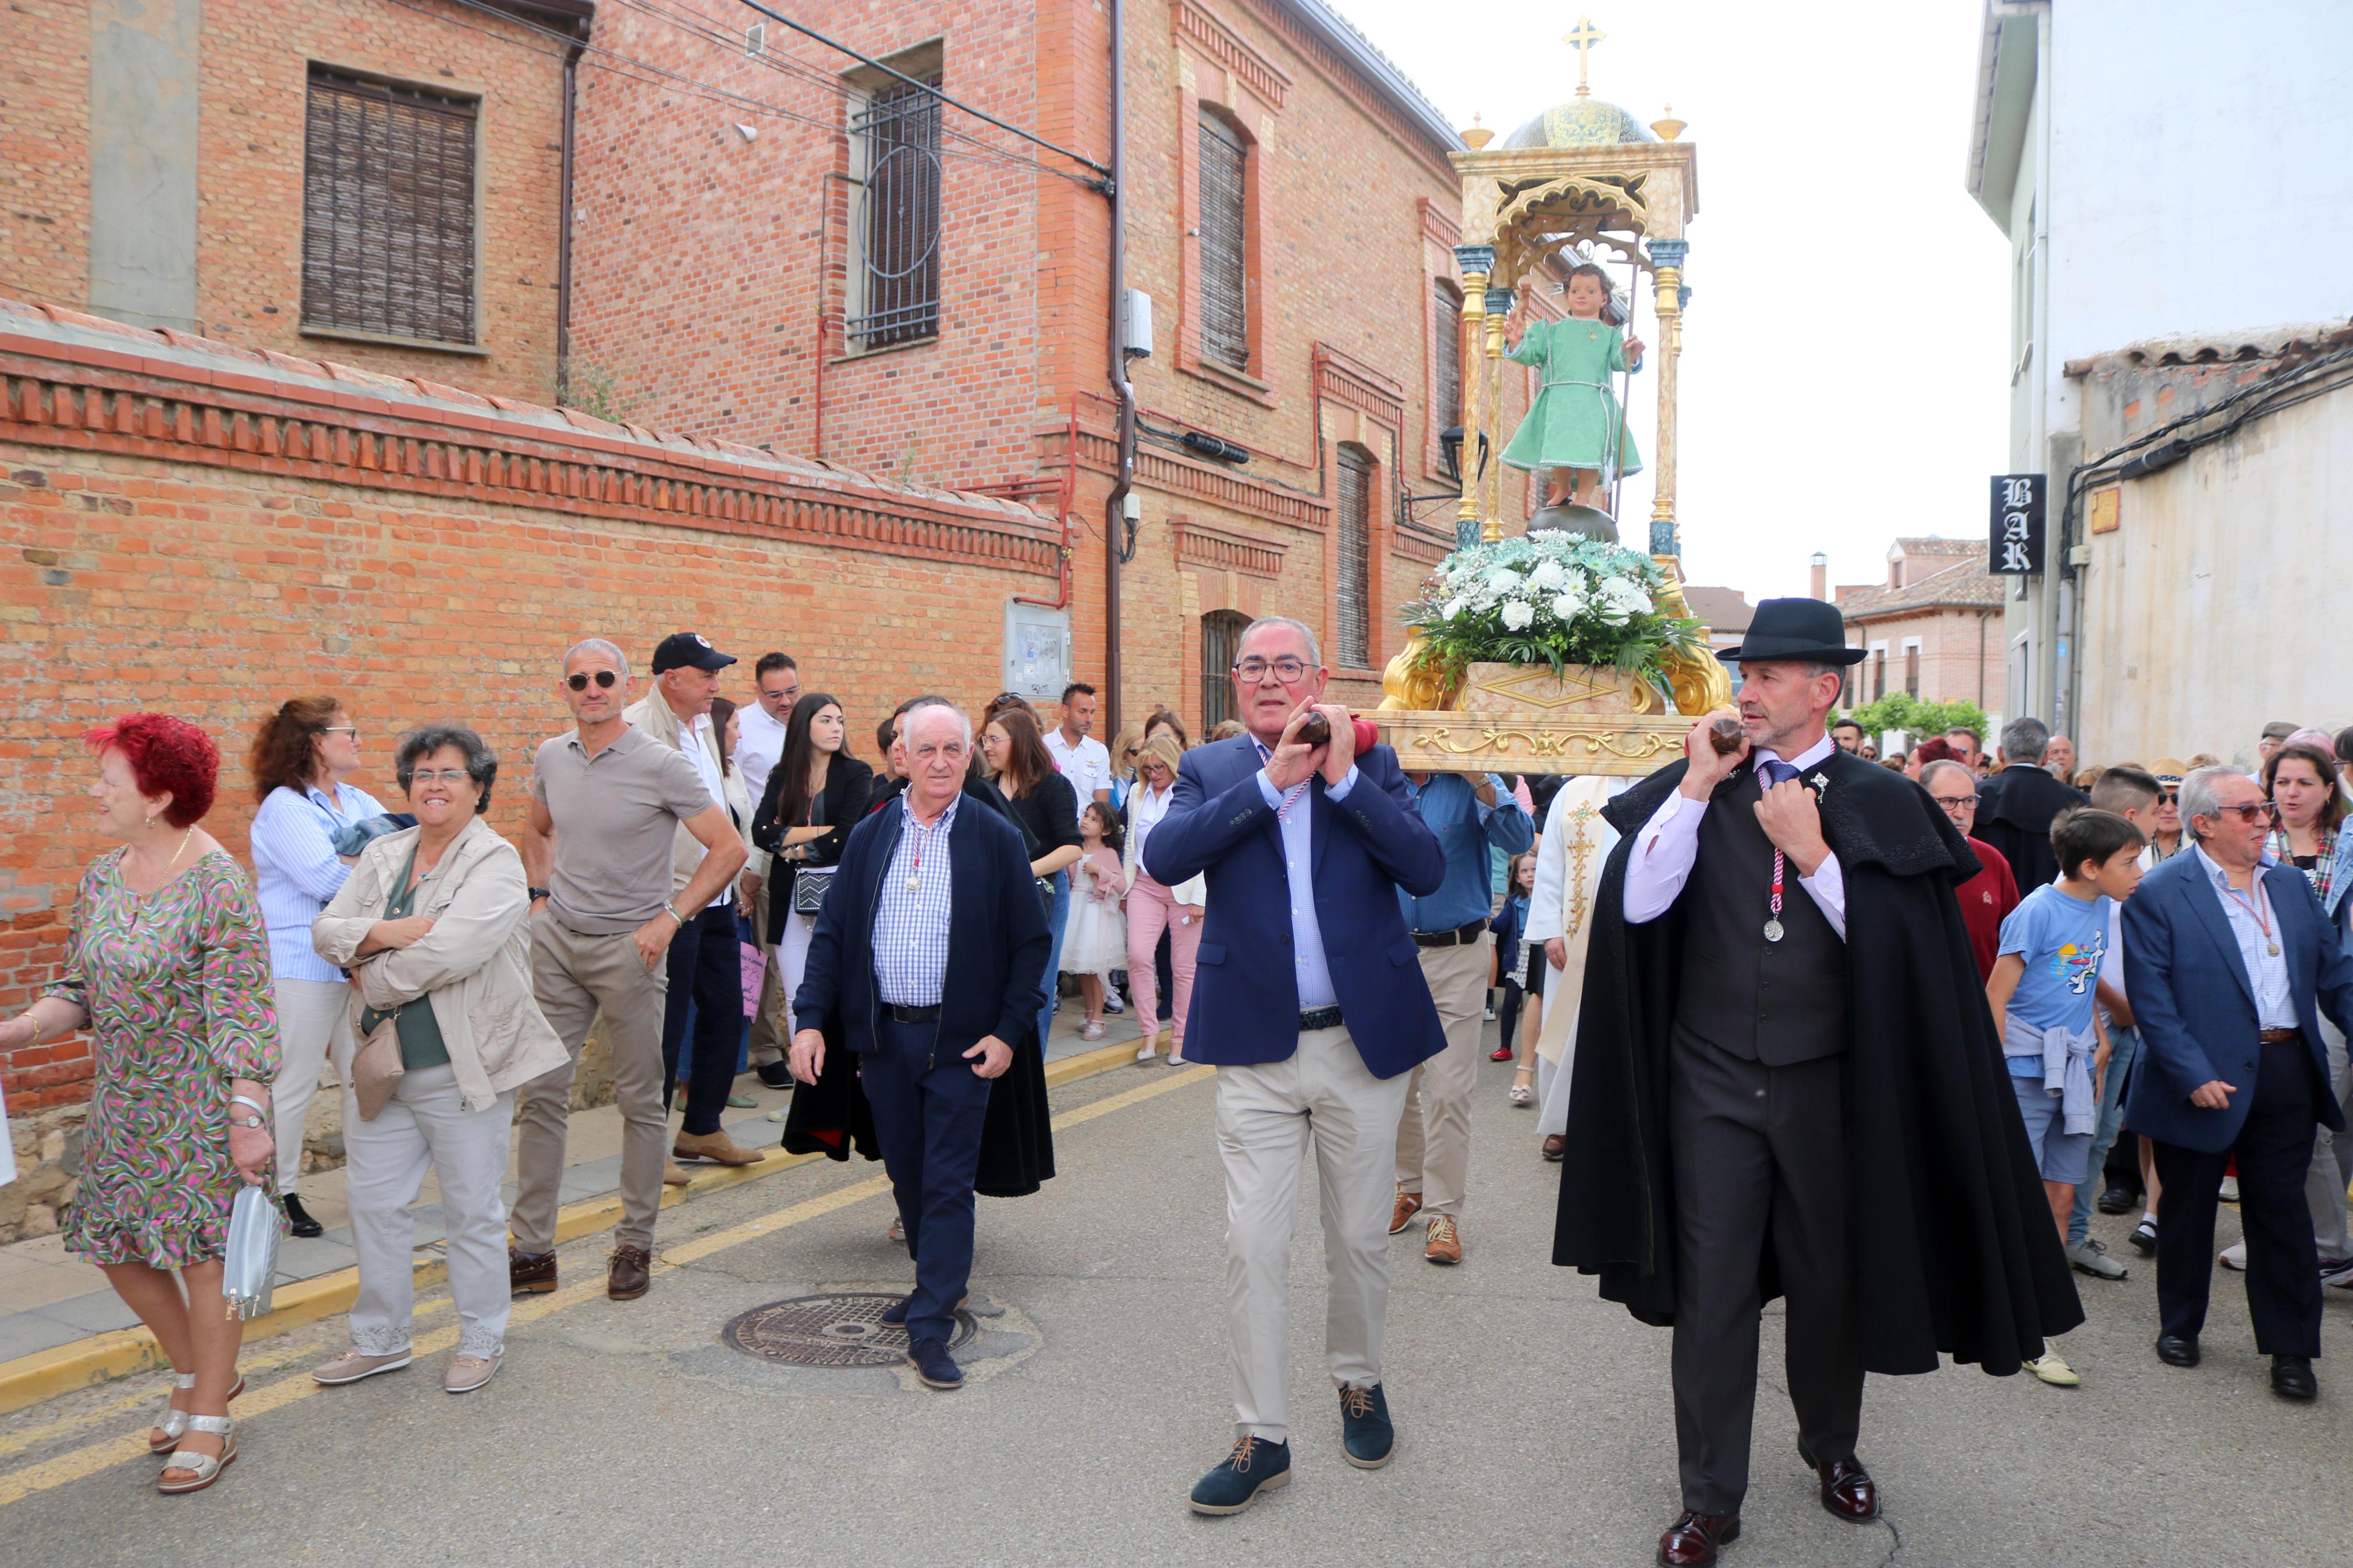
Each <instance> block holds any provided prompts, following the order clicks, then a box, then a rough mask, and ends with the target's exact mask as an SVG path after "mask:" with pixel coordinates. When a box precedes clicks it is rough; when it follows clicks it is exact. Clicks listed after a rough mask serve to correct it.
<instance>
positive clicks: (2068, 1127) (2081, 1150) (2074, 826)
mask: <svg viewBox="0 0 2353 1568" xmlns="http://www.w3.org/2000/svg"><path fill="white" fill-rule="evenodd" d="M2142 842H2143V841H2142V838H2141V831H2140V829H2139V828H2138V827H2136V826H2133V824H2131V823H2130V822H2127V821H2126V820H2125V819H2124V818H2123V817H2121V816H2117V815H2116V813H2115V812H2113V811H2100V810H2097V809H2095V808H2093V807H2089V806H2086V807H2082V808H2079V809H2077V810H2074V811H2069V812H2065V813H2063V814H2062V815H2061V816H2059V817H2058V818H2057V819H2056V820H2055V821H2053V822H2052V824H2051V847H2052V850H2054V851H2055V852H2056V854H2057V856H2058V860H2059V868H2060V870H2059V879H2058V880H2057V881H2056V882H2052V883H2050V884H2048V885H2046V886H2043V887H2040V888H2037V889H2034V890H2033V891H2032V892H2031V893H2029V894H2027V895H2026V898H2025V900H2024V901H2022V902H2021V903H2020V905H2019V906H2018V908H2016V909H2014V910H2011V911H2010V918H2009V919H2008V920H2006V921H2002V922H2001V942H2000V952H1999V954H1998V955H1997V956H1996V958H1995V959H1994V966H1993V978H1992V979H1991V980H1989V981H1988V982H1987V983H1986V1000H1987V1001H1988V1002H1989V1003H1990V1004H1991V1005H1992V1006H1993V1021H1994V1028H1995V1031H1996V1032H1997V1033H1999V1034H2000V1036H2001V1040H2002V1054H2003V1055H2004V1056H2005V1057H2006V1058H2008V1060H2009V1063H2010V1087H2011V1088H2012V1089H2014V1090H2016V1092H2017V1095H2018V1109H2019V1112H2020V1114H2021V1116H2023V1117H2024V1119H2025V1121H2026V1137H2027V1142H2029V1143H2031V1145H2032V1146H2033V1149H2034V1163H2035V1164H2036V1166H2037V1167H2038V1168H2039V1169H2040V1170H2041V1171H2042V1190H2043V1194H2044V1195H2045V1196H2046V1197H2048V1198H2049V1199H2050V1202H2051V1217H2052V1220H2053V1221H2054V1222H2056V1224H2057V1225H2058V1226H2059V1237H2060V1240H2061V1243H2062V1244H2064V1243H2065V1240H2066V1237H2067V1219H2068V1215H2069V1214H2070V1212H2071V1211H2072V1210H2073V1208H2074V1206H2075V1184H2077V1183H2078V1182H2081V1181H2082V1180H2083V1179H2084V1169H2085V1167H2086V1165H2087V1164H2088V1163H2089V1162H2090V1159H2091V1153H2092V1136H2093V1133H2094V1130H2095V1129H2096V1128H2097V1126H2098V1122H2099V1111H2100V1081H2099V1080H2100V1075H2101V1074H2102V1073H2103V1072H2105V1070H2106V1068H2107V1065H2108V1037H2107V1033H2106V1031H2105V1029H2103V1028H2102V1027H2101V1026H2100V1020H2099V1007H2098V992H2097V990H2096V987H2097V985H2098V983H2099V978H2100V965H2101V963H2102V962H2103V961H2104V960H2105V958H2106V956H2107V951H2108V942H2109V922H2108V912H2109V910H2110V908H2111V907H2112V905H2113V904H2114V903H2117V902H2121V901H2122V900H2125V899H2127V898H2129V897H2131V896H2132V890H2133V889H2135V888H2137V887H2138V886H2139V885H2140V851H2141V846H2142ZM2027 1364H2028V1366H2029V1368H2030V1369H2031V1371H2032V1372H2033V1373H2034V1375H2035V1376H2037V1377H2039V1378H2041V1379H2042V1381H2043V1382H2045V1383H2048V1384H2055V1385H2057V1386H2059V1387H2062V1388H2072V1387H2073V1386H2074V1385H2075V1384H2078V1383H2080V1382H2082V1381H2083V1380H2082V1379H2081V1378H2079V1377H2078V1376H2076V1374H2075V1373H2074V1371H2073V1368H2071V1367H2069V1366H2068V1365H2067V1363H2065V1362H2063V1361H2062V1360H2060V1359H2059V1357H2058V1356H2057V1355H2055V1354H2053V1353H2052V1352H2050V1351H2049V1349H2048V1347H2046V1348H2045V1350H2044V1353H2043V1355H2042V1360H2040V1361H2037V1362H2030V1363H2027Z"/></svg>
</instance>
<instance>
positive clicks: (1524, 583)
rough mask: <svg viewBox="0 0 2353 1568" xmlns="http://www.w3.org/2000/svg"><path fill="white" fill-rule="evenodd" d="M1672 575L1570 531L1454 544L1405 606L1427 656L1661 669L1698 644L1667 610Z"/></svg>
mask: <svg viewBox="0 0 2353 1568" xmlns="http://www.w3.org/2000/svg"><path fill="white" fill-rule="evenodd" d="M1667 588H1668V583H1667V580H1666V578H1665V576H1664V575H1663V574H1662V573H1661V572H1660V570H1659V568H1658V566H1657V564H1656V563H1653V562H1652V561H1651V559H1650V557H1648V556H1646V555H1641V554H1637V553H1636V552H1633V551H1631V550H1628V549H1625V548H1623V547H1622V546H1620V545H1615V544H1605V543H1602V542H1599V540H1592V539H1585V538H1580V537H1578V536H1576V535H1573V534H1566V533H1537V534H1534V535H1525V536H1523V537H1520V538H1517V539H1506V540H1504V541H1502V542H1498V543H1494V544H1477V545H1472V546H1471V547H1470V548H1468V549H1465V550H1458V551H1456V552H1454V553H1453V554H1451V555H1450V556H1448V557H1447V558H1446V559H1445V560H1443V561H1441V562H1440V563H1438V566H1437V569H1436V570H1435V571H1433V572H1432V573H1431V574H1430V579H1429V581H1428V582H1427V583H1425V584H1423V590H1422V596H1421V597H1420V598H1419V599H1418V600H1416V601H1414V602H1413V603H1411V604H1409V605H1406V606H1405V618H1406V622H1407V624H1408V625H1409V626H1416V627H1419V629H1420V631H1421V634H1422V643H1423V647H1424V650H1425V651H1424V654H1423V658H1425V659H1427V660H1437V661H1439V662H1441V663H1443V664H1445V665H1447V666H1448V667H1450V668H1451V669H1452V670H1454V671H1455V672H1457V673H1459V671H1460V670H1461V668H1463V667H1464V666H1467V665H1471V664H1479V663H1501V664H1549V665H1551V666H1552V667H1553V668H1555V669H1556V670H1558V669H1560V668H1563V667H1564V666H1566V665H1570V664H1587V665H1608V666H1613V667H1615V668H1620V669H1630V670H1636V671H1640V672H1641V673H1643V674H1645V675H1648V676H1650V677H1651V678H1653V679H1656V678H1658V676H1659V661H1660V659H1661V658H1662V656H1663V655H1664V654H1665V653H1666V652H1667V651H1669V650H1670V649H1675V650H1680V651H1686V652H1688V651H1690V650H1693V649H1696V648H1699V647H1700V646H1701V645H1700V626H1699V623H1698V622H1697V621H1696V620H1694V619H1692V618H1690V617H1688V616H1679V615H1673V614H1667V613H1662V611H1661V610H1660V607H1659V605H1660V600H1661V598H1662V595H1665V593H1666V591H1667Z"/></svg>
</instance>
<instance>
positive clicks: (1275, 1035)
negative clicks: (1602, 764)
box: [1143, 616, 1446, 1514]
mask: <svg viewBox="0 0 2353 1568" xmlns="http://www.w3.org/2000/svg"><path fill="white" fill-rule="evenodd" d="M1233 678H1234V699H1235V702H1236V705H1237V707H1238V709H1239V711H1240V719H1241V721H1242V723H1243V724H1244V725H1245V726H1246V727H1247V731H1248V732H1247V733H1245V734H1241V735H1237V736H1235V737H1234V738H1233V739H1231V740H1229V741H1216V742H1210V743H1209V744H1208V745H1205V746H1200V747H1197V748H1195V749H1194V750H1193V751H1190V752H1186V753H1185V760H1184V763H1183V765H1182V766H1181V767H1180V768H1179V769H1178V770H1177V774H1176V788H1175V791H1174V792H1173V794H1172V795H1171V798H1170V801H1169V806H1168V811H1167V814H1166V816H1163V817H1162V818H1161V819H1160V821H1159V822H1158V824H1157V825H1156V826H1154V828H1153V830H1152V834H1151V837H1149V838H1147V839H1146V840H1145V845H1144V852H1143V853H1144V868H1145V871H1146V872H1147V873H1148V874H1149V875H1150V876H1151V877H1152V878H1153V879H1154V880H1155V881H1158V882H1160V883H1162V884H1163V885H1164V886H1167V887H1172V888H1173V887H1175V886H1176V885H1177V884H1178V883H1180V882H1184V881H1186V880H1188V879H1191V878H1193V877H1197V876H1200V875H1203V874H1205V873H1206V874H1207V876H1208V879H1209V899H1208V910H1209V913H1208V921H1207V922H1206V923H1205V927H1204V929H1203V931H1202V933H1201V946H1200V956H1199V963H1200V967H1199V970H1198V975H1197V978H1196V979H1195V981H1194V983H1193V1003H1192V1010H1191V1013H1190V1015H1189V1016H1187V1020H1186V1025H1187V1032H1186V1038H1185V1040H1184V1042H1183V1044H1184V1050H1185V1055H1186V1058H1187V1059H1188V1060H1192V1061H1202V1062H1209V1063H1212V1064H1214V1065H1215V1066H1216V1067H1217V1069H1218V1098H1217V1122H1218V1147H1219V1153H1220V1155H1221V1156H1222V1157H1223V1159H1224V1162H1225V1167H1226V1216H1227V1217H1226V1321H1227V1326H1228V1328H1229V1331H1230V1332H1231V1336H1232V1344H1233V1358H1234V1361H1233V1370H1234V1433H1235V1442H1234V1446H1233V1449H1232V1451H1231V1452H1230V1453H1229V1454H1228V1455H1227V1456H1226V1458H1225V1460H1224V1461H1223V1462H1222V1463H1220V1464H1219V1466H1218V1467H1217V1468H1215V1469H1213V1470H1211V1471H1210V1472H1209V1473H1208V1475H1206V1476H1204V1477H1202V1478H1201V1480H1200V1482H1199V1483H1198V1485H1196V1486H1195V1487H1194V1489H1193V1492H1192V1497H1191V1506H1192V1508H1193V1510H1194V1511H1195V1512H1197V1513H1205V1514H1231V1513H1240V1511H1241V1510H1244V1509H1246V1508H1248V1507H1249V1506H1250V1503H1251V1501H1252V1500H1254V1499H1255V1498H1256V1497H1257V1495H1258V1493H1259V1491H1260V1490H1261V1489H1263V1488H1266V1487H1269V1486H1282V1485H1284V1484H1285V1483H1287V1482H1288V1481H1289V1480H1290V1479H1291V1408H1290V1405H1291V1401H1290V1388H1291V1355H1290V1350H1291V1236H1292V1229H1293V1224H1294V1218H1293V1211H1294V1210H1295V1209H1296V1208H1297V1206H1298V1201H1299V1176H1300V1167H1301V1165H1302V1164H1303V1163H1304V1162H1305V1160H1306V1157H1307V1151H1308V1148H1309V1146H1310V1144H1313V1145H1314V1151H1315V1163H1316V1173H1317V1176H1318V1179H1319V1180H1318V1184H1319V1186H1320V1188H1321V1191H1322V1194H1323V1209H1324V1262H1325V1268H1326V1278H1327V1284H1326V1292H1325V1310H1324V1359H1325V1361H1326V1363H1327V1364H1328V1365H1329V1367H1330V1370H1331V1374H1332V1381H1333V1384H1335V1386H1336V1388H1337V1390H1338V1394H1339V1404H1340V1422H1341V1438H1342V1447H1343V1450H1344V1453H1345V1458H1346V1459H1347V1461H1348V1463H1349V1464H1351V1465H1354V1466H1356V1468H1359V1469H1377V1468H1379V1467H1381V1466H1383V1465H1386V1464H1388V1461H1389V1457H1390V1455H1391V1454H1392V1453H1393V1452H1394V1451H1395V1445H1396V1437H1395V1433H1394V1430H1393V1428H1392V1427H1391V1426H1390V1423H1389V1415H1388V1398H1387V1396H1386V1394H1384V1393H1383V1392H1382V1387H1381V1333H1382V1328H1383V1324H1384V1321H1385V1319H1386V1317H1387V1314H1388V1285H1389V1242H1388V1217H1389V1199H1390V1194H1391V1191H1392V1189H1391V1186H1390V1179H1391V1176H1392V1166H1393V1163H1394V1160H1395V1156H1396V1151H1397V1135H1398V1115H1399V1113H1400V1112H1401V1111H1402V1110H1404V1107H1405V1097H1406V1085H1407V1083H1408V1081H1409V1074H1410V1073H1411V1071H1412V1069H1413V1068H1415V1067H1416V1066H1418V1065H1419V1064H1420V1063H1422V1062H1424V1061H1426V1060H1428V1059H1429V1058H1431V1057H1434V1056H1436V1055H1437V1054H1438V1053H1439V1052H1440V1051H1441V1050H1443V1049H1445V1048H1446V1035H1445V1031H1444V1029H1443V1028H1442V1027H1441V1026H1440V1023H1439V1019H1438V1009H1437V1007H1436V1006H1435V1005H1433V1004H1432V1003H1431V1001H1430V987H1429V986H1428V985H1427V984H1425V983H1424V982H1423V979H1422V973H1421V968H1420V966H1419V964H1417V963H1415V962H1414V951H1415V950H1414V945H1413V942H1412V939H1411V938H1410V937H1409V936H1408V935H1407V934H1406V925H1405V917H1404V912H1403V910H1402V908H1401V906H1400V904H1399V901H1398V889H1400V888H1401V889H1404V891H1406V892H1407V893H1409V894H1412V895H1415V896H1417V897H1422V898H1427V897H1428V896H1430V894H1432V893H1435V892H1437V891H1438V889H1439V888H1440V886H1441V885H1442V884H1443V883H1444V882H1445V880H1446V857H1445V855H1444V852H1443V851H1442V850H1440V847H1439V843H1438V839H1437V837H1435V836H1434V835H1433V834H1432V833H1431V832H1430V829H1429V828H1428V827H1427V826H1424V825H1423V823H1422V820H1421V817H1420V816H1419V815H1418V814H1417V813H1416V812H1415V810H1414V808H1413V805H1412V802H1411V799H1410V797H1409V795H1408V793H1407V790H1406V782H1405V775H1404V773H1401V772H1400V771H1399V770H1398V761H1397V753H1396V752H1394V751H1392V750H1390V749H1389V748H1388V747H1387V746H1382V745H1375V746H1372V747H1370V748H1368V749H1365V750H1361V751H1360V750H1359V749H1358V747H1357V742H1356V728H1355V721H1354V720H1353V719H1351V718H1350V716H1349V714H1348V710H1346V709H1345V708H1342V707H1340V706H1338V705H1336V704H1331V703H1324V702H1323V701H1322V699H1323V696H1324V683H1325V681H1326V680H1328V679H1330V672H1329V671H1327V670H1326V669H1324V661H1323V658H1322V656H1321V654H1320V653H1319V652H1318V651H1317V649H1316V646H1315V634H1314V632H1312V631H1310V630H1309V629H1308V628H1307V627H1306V626H1303V625H1302V624H1301V623H1300V622H1298V621H1294V620H1291V619H1288V618H1286V617H1283V616H1269V617H1266V618H1264V619H1261V620H1259V621H1255V622H1253V623H1251V625H1250V627H1249V628H1248V629H1247V630H1245V631H1244V632H1243V633H1242V636H1241V641H1240V645H1239V647H1238V650H1237V655H1236V658H1235V662H1234V667H1233ZM1311 720H1316V721H1320V725H1319V727H1321V726H1328V727H1329V733H1328V734H1326V735H1324V737H1323V738H1322V739H1316V740H1303V739H1302V738H1301V732H1302V731H1303V729H1305V728H1306V727H1307V726H1308V724H1309V721H1311ZM1311 732H1312V731H1311Z"/></svg>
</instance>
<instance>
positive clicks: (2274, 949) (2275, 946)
mask: <svg viewBox="0 0 2353 1568" xmlns="http://www.w3.org/2000/svg"><path fill="white" fill-rule="evenodd" d="M2263 951H2264V952H2267V953H2269V954H2271V956H2272V957H2274V958H2277V957H2278V956H2279V943H2277V942H2273V943H2272V944H2271V945H2270V946H2268V947H2266V948H2264V949H2263Z"/></svg>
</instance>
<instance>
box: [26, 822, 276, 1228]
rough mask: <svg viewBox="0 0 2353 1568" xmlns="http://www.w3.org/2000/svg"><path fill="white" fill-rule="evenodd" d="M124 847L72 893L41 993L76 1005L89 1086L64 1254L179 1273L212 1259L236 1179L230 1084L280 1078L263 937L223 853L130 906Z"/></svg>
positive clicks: (245, 890) (241, 879)
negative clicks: (84, 1023)
mask: <svg viewBox="0 0 2353 1568" xmlns="http://www.w3.org/2000/svg"><path fill="white" fill-rule="evenodd" d="M123 854H124V851H122V850H116V851H115V852H114V853H113V854H111V855H107V856H104V857H102V858H100V860H99V861H98V862H97V863H96V864H95V865H93V866H91V867H90V870H89V871H88V872H87V873H85V874H84V876H83V877H82V879H81V887H80V889H79V890H78V891H77V892H76V893H75V895H74V911H73V931H72V934H71V935H70V936H69V938H68V939H67V943H66V963H65V972H64V973H62V974H60V975H59V976H58V982H57V984H54V985H52V986H51V987H49V991H48V994H50V995H52V996H57V997H60V998H62V999H64V1000H66V1001H68V1002H71V1003H73V1004H74V1005H77V1006H79V1007H80V1008H82V1009H83V1010H84V1011H85V1012H87V1013H88V1014H89V1016H90V1032H91V1034H92V1036H93V1037H94V1040H95V1049H94V1055H95V1057H96V1066H97V1077H96V1079H95V1081H94V1082H93V1084H92V1085H91V1089H90V1119H89V1121H87V1122H86V1123H85V1124H84V1131H83V1143H82V1156H81V1179H80V1182H79V1184H78V1185H77V1186H76V1188H75V1192H74V1199H73V1203H72V1204H71V1205H70V1206H69V1207H68V1209H67V1210H66V1213H65V1215H64V1225H63V1227H62V1228H63V1230H64V1233H65V1245H66V1250H68V1251H69V1252H79V1253H82V1254H84V1255H85V1256H87V1257H88V1258H90V1260H91V1261H92V1262H94V1263H100V1264H109V1263H144V1264H147V1265H148V1266H150V1267H151V1268H185V1267H186V1266H187V1265H189V1264H191V1263H204V1262H208V1261H210V1260H211V1259H214V1258H218V1257H220V1256H221V1253H222V1250H223V1249H224V1247H226V1245H227V1240H228V1215H229V1205H230V1204H231V1202H232V1201H234V1200H235V1198H236V1196H237V1189H238V1188H240V1187H242V1186H243V1185H244V1184H245V1180H244V1178H243V1177H241V1176H239V1175H238V1174H237V1166H236V1164H235V1163H233V1162H232V1161H231V1160H230V1159H229V1153H228V1083H229V1080H230V1079H236V1078H244V1079H253V1080H254V1081H256V1082H258V1083H268V1082H269V1080H270V1079H272V1078H274V1077H275V1076H276V1075H277V1072H278V1016H277V1011H276V1008H275V1006H274V1005H273V1004H272V1002H271V999H270V990H269V938H268V936H267V935H265V934H264V932H263V931H262V926H261V910H260V907H259V905H258V904H257V903H255V901H254V897H253V889H252V887H251V886H250V885H249V884H248V882H247V881H246V879H245V873H244V872H243V871H241V870H239V869H238V868H237V862H236V861H234V860H232V859H230V858H228V856H227V855H226V854H224V853H222V852H221V851H220V850H217V849H216V850H214V851H213V852H212V853H210V854H208V855H206V856H205V857H204V858H202V859H200V860H198V861H197V862H196V863H195V865H194V866H192V867H190V868H188V869H187V870H185V871H183V872H182V873H180V875H179V876H177V877H175V878H174V879H171V880H170V881H168V882H166V883H164V885H163V886H162V887H160V888H158V889H155V890H154V891H153V892H152V893H149V894H147V895H146V896H145V897H143V898H142V897H141V896H140V895H139V894H137V893H135V892H133V891H132V889H131V887H130V885H129V884H128V883H126V882H125V881H124V880H123V879H122V857H123Z"/></svg>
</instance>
